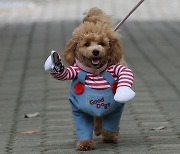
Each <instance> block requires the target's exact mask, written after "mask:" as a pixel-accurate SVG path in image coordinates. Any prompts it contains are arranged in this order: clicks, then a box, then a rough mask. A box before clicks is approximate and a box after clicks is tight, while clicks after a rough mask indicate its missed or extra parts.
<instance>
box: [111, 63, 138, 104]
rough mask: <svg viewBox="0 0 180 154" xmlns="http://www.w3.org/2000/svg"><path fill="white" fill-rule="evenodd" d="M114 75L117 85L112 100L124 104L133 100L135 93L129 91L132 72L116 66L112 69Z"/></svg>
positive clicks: (131, 82) (121, 66)
mask: <svg viewBox="0 0 180 154" xmlns="http://www.w3.org/2000/svg"><path fill="white" fill-rule="evenodd" d="M114 74H115V76H117V77H118V85H117V89H116V93H115V95H114V100H115V101H117V102H119V103H125V102H128V101H129V100H131V99H133V98H134V96H135V92H134V91H133V90H132V89H131V86H132V84H133V73H132V71H131V70H130V69H129V68H127V67H125V66H123V65H119V64H118V65H115V67H114Z"/></svg>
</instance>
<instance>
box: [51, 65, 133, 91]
mask: <svg viewBox="0 0 180 154" xmlns="http://www.w3.org/2000/svg"><path fill="white" fill-rule="evenodd" d="M80 70H82V69H81V68H80V67H78V66H77V64H74V65H73V66H69V67H67V68H65V69H64V71H62V72H61V73H51V75H52V76H53V77H54V78H55V79H57V80H73V79H76V77H77V75H78V73H79V71H80ZM106 71H107V72H109V73H110V74H111V75H112V76H113V78H114V79H115V80H116V81H117V82H118V85H117V87H121V86H127V87H131V86H132V84H133V73H132V71H131V70H130V69H129V68H127V67H126V66H123V65H120V64H116V65H111V66H108V67H107V68H106ZM85 86H88V87H90V88H92V89H97V90H104V89H107V88H109V87H110V85H109V83H108V82H107V81H106V80H105V79H104V78H103V77H101V76H99V75H96V74H92V73H87V76H86V79H85Z"/></svg>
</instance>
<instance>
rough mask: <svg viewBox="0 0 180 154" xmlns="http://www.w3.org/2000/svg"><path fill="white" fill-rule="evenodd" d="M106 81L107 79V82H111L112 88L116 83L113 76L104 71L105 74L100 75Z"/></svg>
mask: <svg viewBox="0 0 180 154" xmlns="http://www.w3.org/2000/svg"><path fill="white" fill-rule="evenodd" d="M100 75H101V76H102V77H103V78H104V79H106V81H107V82H109V84H110V85H111V86H112V84H113V83H114V82H115V79H114V78H113V76H112V75H111V74H110V73H109V72H107V71H104V72H103V73H101V74H100Z"/></svg>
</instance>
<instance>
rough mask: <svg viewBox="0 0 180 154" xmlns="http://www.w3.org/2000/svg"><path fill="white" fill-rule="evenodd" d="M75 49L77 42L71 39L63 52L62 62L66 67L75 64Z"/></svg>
mask: <svg viewBox="0 0 180 154" xmlns="http://www.w3.org/2000/svg"><path fill="white" fill-rule="evenodd" d="M76 47H77V41H75V40H74V39H71V40H70V41H69V42H68V43H67V44H66V48H65V51H64V54H63V56H64V60H65V61H66V63H67V64H68V65H73V64H74V63H75V56H76V53H75V52H76Z"/></svg>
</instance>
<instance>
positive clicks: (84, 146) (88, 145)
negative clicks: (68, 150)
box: [76, 140, 96, 151]
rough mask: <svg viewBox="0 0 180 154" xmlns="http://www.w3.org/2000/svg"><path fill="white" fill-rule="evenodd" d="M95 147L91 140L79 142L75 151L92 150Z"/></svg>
mask: <svg viewBox="0 0 180 154" xmlns="http://www.w3.org/2000/svg"><path fill="white" fill-rule="evenodd" d="M95 147H96V145H95V142H94V141H93V140H81V141H79V142H78V143H77V145H76V149H77V150H80V151H89V150H94V149H95Z"/></svg>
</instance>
